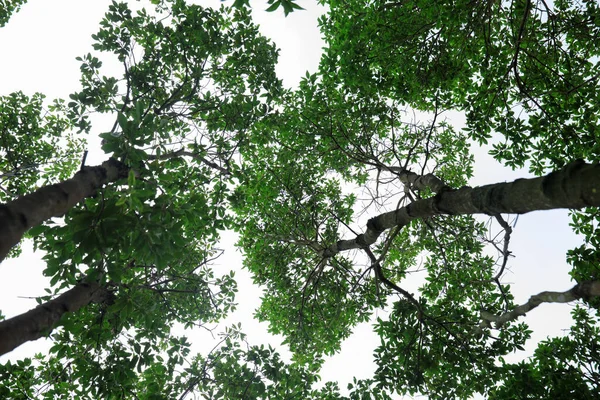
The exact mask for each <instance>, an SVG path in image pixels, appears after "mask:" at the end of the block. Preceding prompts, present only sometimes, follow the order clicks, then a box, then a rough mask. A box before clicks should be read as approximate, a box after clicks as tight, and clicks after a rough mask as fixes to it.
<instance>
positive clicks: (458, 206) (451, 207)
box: [322, 160, 600, 257]
mask: <svg viewBox="0 0 600 400" xmlns="http://www.w3.org/2000/svg"><path fill="white" fill-rule="evenodd" d="M598 206H600V165H599V164H598V163H594V164H588V163H586V162H584V161H582V160H576V161H573V162H571V163H569V164H567V165H566V166H565V167H564V168H562V169H560V170H558V171H555V172H552V173H550V174H548V175H546V176H542V177H539V178H531V179H517V180H515V181H513V182H507V183H495V184H491V185H485V186H479V187H475V188H471V187H466V186H465V187H462V188H460V189H456V190H453V189H445V190H442V191H440V193H438V194H436V195H435V196H433V197H430V198H427V199H423V200H418V201H414V202H412V203H411V204H409V205H407V206H406V207H402V208H399V209H397V210H394V211H390V212H387V213H383V214H380V215H378V216H376V217H373V218H371V219H370V220H369V222H368V223H367V229H366V231H365V232H364V233H361V234H360V235H357V236H356V237H355V238H354V239H349V240H339V241H338V242H337V243H335V244H333V245H331V246H329V247H327V248H325V249H324V250H323V252H322V256H323V257H333V256H334V255H336V254H338V253H340V252H342V251H346V250H352V249H362V248H365V247H367V246H370V245H372V244H373V243H375V242H376V241H377V239H378V238H379V236H380V235H381V234H382V233H383V232H384V231H386V230H388V229H390V228H393V227H396V226H398V227H400V228H402V227H404V226H405V225H407V224H408V223H409V222H411V221H412V220H414V219H417V218H428V217H432V216H434V215H441V214H445V215H471V214H488V215H498V214H525V213H528V212H531V211H542V210H552V209H559V208H571V209H578V208H584V207H598Z"/></svg>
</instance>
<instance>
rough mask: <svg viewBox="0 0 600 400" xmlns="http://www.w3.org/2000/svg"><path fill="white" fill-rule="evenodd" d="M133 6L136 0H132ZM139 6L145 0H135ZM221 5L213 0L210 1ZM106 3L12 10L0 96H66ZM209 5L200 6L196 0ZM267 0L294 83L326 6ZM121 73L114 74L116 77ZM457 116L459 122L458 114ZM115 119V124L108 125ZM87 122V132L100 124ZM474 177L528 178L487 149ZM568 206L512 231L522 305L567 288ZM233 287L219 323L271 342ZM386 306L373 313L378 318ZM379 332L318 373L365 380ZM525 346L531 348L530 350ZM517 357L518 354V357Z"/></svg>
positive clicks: (13, 308)
mask: <svg viewBox="0 0 600 400" xmlns="http://www.w3.org/2000/svg"><path fill="white" fill-rule="evenodd" d="M133 3H136V4H137V2H133ZM142 3H143V4H144V2H142ZM210 3H212V4H218V2H210ZM108 4H110V1H107V0H53V1H48V0H29V1H28V3H27V4H25V5H24V6H23V9H22V11H21V12H20V13H18V14H17V15H15V16H13V18H12V19H11V21H10V22H9V23H8V25H7V26H6V27H4V28H2V29H0V54H2V62H0V94H2V95H5V94H8V93H10V92H12V91H16V90H22V91H23V92H25V93H26V94H29V95H31V94H33V93H34V92H36V91H37V92H42V93H44V94H46V95H47V97H48V98H49V99H52V98H56V97H60V98H67V97H68V95H69V94H70V93H72V92H73V91H75V90H77V89H78V88H79V76H80V72H79V62H78V61H76V60H75V57H77V56H81V55H83V54H86V53H88V52H92V48H91V38H90V35H91V34H92V33H95V32H96V30H97V27H98V22H99V21H100V19H101V18H102V15H103V13H104V12H105V10H106V9H107V8H108ZM203 4H206V3H203ZM265 4H266V1H259V2H253V5H254V10H255V17H256V21H257V22H258V23H259V24H260V26H261V31H262V33H263V34H264V35H266V36H268V37H270V38H271V39H273V40H274V41H275V42H276V43H277V45H278V47H280V48H281V57H280V64H279V66H278V73H279V74H280V76H281V77H282V78H283V79H284V82H285V83H286V85H288V86H294V85H296V84H297V82H298V81H299V79H300V77H301V76H303V75H304V74H305V72H306V71H307V70H308V71H310V72H315V71H316V69H317V65H318V60H319V55H320V51H321V48H322V46H323V43H322V42H321V41H320V38H319V32H318V28H317V16H318V15H319V14H320V13H322V12H323V9H320V8H318V7H316V5H315V4H314V2H313V1H310V2H309V1H302V2H301V3H300V4H301V5H302V6H303V7H305V8H307V11H299V12H294V13H292V14H291V15H290V16H289V17H287V18H284V16H283V13H282V12H276V13H264V12H260V10H262V9H264V8H266V6H265ZM121 74H122V71H120V70H117V71H115V72H114V75H115V76H120V75H121ZM455 122H456V123H460V119H457V120H456V121H455ZM109 124H112V122H109ZM105 130H106V129H102V127H98V126H94V127H93V128H92V134H97V133H99V132H102V131H105ZM475 153H476V167H475V174H476V176H475V177H474V179H473V180H472V182H471V185H472V186H473V185H479V184H485V183H494V182H498V181H510V180H513V179H515V178H521V177H526V176H529V174H527V173H526V172H523V171H517V172H514V171H510V170H508V169H506V168H502V167H501V166H499V165H498V164H497V163H496V162H495V161H493V160H492V159H491V157H489V156H486V154H485V153H486V150H485V149H477V150H476V151H475ZM103 159H104V155H103V154H92V155H90V157H89V158H88V164H94V161H102V160H103ZM569 221H570V220H569V218H568V216H567V212H566V211H544V212H537V213H531V214H527V215H524V216H521V217H520V218H519V220H518V223H517V225H516V228H515V229H514V233H513V236H512V238H511V250H512V252H513V254H514V255H515V258H513V259H511V260H510V262H509V271H508V273H507V274H506V275H505V279H504V281H505V283H512V284H513V293H514V295H515V299H516V301H517V302H519V303H523V302H525V301H526V300H527V299H528V298H529V296H531V295H533V294H535V293H538V292H540V291H544V290H567V289H569V288H570V287H571V286H572V285H573V283H572V282H570V279H569V277H568V270H569V268H568V265H567V264H566V262H565V252H566V250H567V249H569V248H572V247H575V246H576V245H578V244H580V239H578V238H576V237H575V235H574V234H573V233H572V232H571V231H570V229H569V227H568V223H569ZM233 241H234V238H232V237H229V238H225V242H224V244H223V246H224V247H227V249H226V250H227V251H226V255H225V256H224V257H223V258H221V259H219V260H217V262H216V265H215V268H224V269H231V268H234V269H236V270H239V269H240V266H241V260H240V257H239V254H238V253H237V252H235V251H234V250H233V249H231V248H230V244H231V243H232V242H233ZM24 249H25V252H24V253H25V254H24V256H23V257H21V258H19V259H16V260H7V261H5V262H3V263H2V264H1V265H0V309H1V310H2V312H3V313H4V314H5V315H7V316H9V317H10V316H13V315H16V314H19V313H22V312H24V311H27V310H28V309H30V308H32V307H34V306H35V302H34V301H33V300H32V299H31V297H34V296H38V295H43V294H44V292H43V288H44V284H45V281H46V280H45V279H44V278H43V277H42V274H41V271H42V269H43V265H42V263H41V262H40V260H39V256H38V255H32V254H31V251H30V246H29V245H25V246H24ZM236 276H237V277H238V279H239V286H240V292H239V295H238V301H240V306H239V310H238V312H237V313H236V314H235V315H233V316H232V317H230V318H228V319H227V321H226V322H225V323H224V324H223V325H222V326H226V325H228V324H229V322H235V321H241V322H242V328H243V330H244V331H245V332H246V333H247V334H248V337H249V340H250V341H251V342H252V343H272V344H275V343H274V342H273V341H274V340H275V341H276V342H277V341H278V339H273V338H272V337H270V336H269V335H268V334H267V333H266V327H265V326H264V325H261V324H258V323H257V322H256V321H254V320H252V319H251V318H249V317H250V316H251V314H252V312H253V310H254V308H256V306H257V305H258V302H259V296H260V293H261V292H260V289H258V288H255V287H253V286H252V285H251V283H250V280H249V278H248V274H247V273H245V272H244V271H238V272H237V273H236ZM570 309H571V307H570V306H568V305H542V306H540V307H538V308H537V309H536V310H533V311H532V312H531V313H529V314H528V316H527V322H529V323H530V325H531V328H532V329H533V331H534V333H533V335H534V338H536V339H541V338H545V337H546V336H547V335H558V334H561V333H562V330H564V329H567V328H568V327H569V320H570V316H569V312H570ZM384 314H385V312H382V313H380V315H381V316H382V317H383V316H384ZM209 339H210V337H209V336H207V335H206V334H205V333H204V334H203V333H197V334H196V333H194V334H193V335H190V341H192V342H193V343H194V344H195V345H196V346H198V348H200V349H203V348H206V349H208V348H211V347H212V346H213V344H212V342H211V343H209ZM43 342H44V341H43V340H40V341H37V342H34V343H31V342H30V343H28V344H26V345H23V346H21V347H20V348H18V349H17V350H15V351H13V352H12V353H10V354H9V355H8V356H4V357H1V358H0V361H4V360H6V359H7V358H8V357H10V358H12V359H15V358H22V357H26V356H31V355H33V354H34V353H35V352H37V351H42V350H43V349H44V348H45V346H44V343H43ZM378 344H379V339H378V338H377V337H376V336H375V335H374V334H372V333H371V329H370V327H369V326H367V325H365V326H362V327H360V328H359V329H358V330H357V334H356V335H354V336H353V337H351V338H350V339H348V341H347V342H346V343H345V344H344V346H343V350H342V353H341V354H340V355H338V356H335V357H333V358H332V359H331V360H329V361H328V362H327V363H326V365H325V367H324V370H323V373H322V378H323V380H337V381H339V382H340V387H342V388H345V386H346V384H347V383H348V382H349V381H351V380H352V377H353V376H357V377H359V378H366V377H370V376H371V374H372V372H373V371H374V369H375V366H374V365H373V363H372V352H373V350H374V348H375V347H376V346H377V345H378ZM528 349H529V351H531V346H530V347H529V348H528ZM521 357H523V355H522V354H519V355H516V356H515V358H521Z"/></svg>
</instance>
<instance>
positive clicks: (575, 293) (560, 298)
mask: <svg viewBox="0 0 600 400" xmlns="http://www.w3.org/2000/svg"><path fill="white" fill-rule="evenodd" d="M595 296H600V281H591V282H581V283H579V284H577V285H575V286H574V287H573V288H572V289H571V290H567V291H566V292H542V293H538V294H536V295H534V296H531V297H530V298H529V301H527V303H525V304H522V305H520V306H518V307H515V308H514V309H513V310H511V311H508V312H505V313H504V314H501V315H499V316H496V315H494V314H492V313H489V312H487V311H481V313H480V316H481V318H482V319H483V322H482V323H483V325H485V326H488V327H489V326H491V324H492V323H493V324H494V325H495V326H496V328H501V327H502V326H503V325H504V324H506V323H507V322H510V321H514V320H516V319H517V318H519V317H520V316H522V315H525V314H526V313H528V312H529V311H531V310H533V309H534V308H536V307H537V306H539V305H540V304H542V303H569V302H571V301H575V300H578V299H581V298H588V297H595Z"/></svg>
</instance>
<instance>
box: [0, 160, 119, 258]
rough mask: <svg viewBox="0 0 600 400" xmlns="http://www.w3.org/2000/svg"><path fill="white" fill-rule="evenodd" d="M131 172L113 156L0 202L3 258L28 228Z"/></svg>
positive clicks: (70, 206)
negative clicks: (59, 180)
mask: <svg viewBox="0 0 600 400" xmlns="http://www.w3.org/2000/svg"><path fill="white" fill-rule="evenodd" d="M128 173H129V169H128V168H127V167H126V166H125V165H124V164H123V163H121V162H119V161H117V160H115V159H113V158H110V159H108V160H107V161H105V162H103V163H102V165H99V166H95V167H83V168H82V169H81V171H79V172H77V173H76V174H75V175H74V176H73V178H71V179H67V180H66V181H63V182H60V183H57V184H55V185H49V186H44V187H42V188H40V189H38V190H36V191H35V192H33V193H30V194H28V195H25V196H22V197H19V198H18V199H16V200H13V201H11V202H9V203H6V204H0V262H2V260H4V258H5V257H6V255H7V254H8V252H9V250H10V249H11V248H12V247H13V246H14V245H16V244H17V243H19V241H20V240H21V239H22V238H23V234H25V232H26V231H27V230H28V229H30V228H32V227H34V226H36V225H39V224H41V223H42V222H43V221H45V220H47V219H49V218H52V217H59V216H62V215H64V214H65V213H66V212H67V211H68V210H69V209H70V208H72V207H73V206H75V205H76V204H77V203H79V202H80V201H82V200H83V199H85V198H86V197H90V196H92V195H94V194H95V193H96V191H97V190H98V189H100V188H101V187H102V186H103V185H105V184H106V183H108V182H113V181H116V180H118V179H120V178H124V177H127V174H128Z"/></svg>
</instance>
